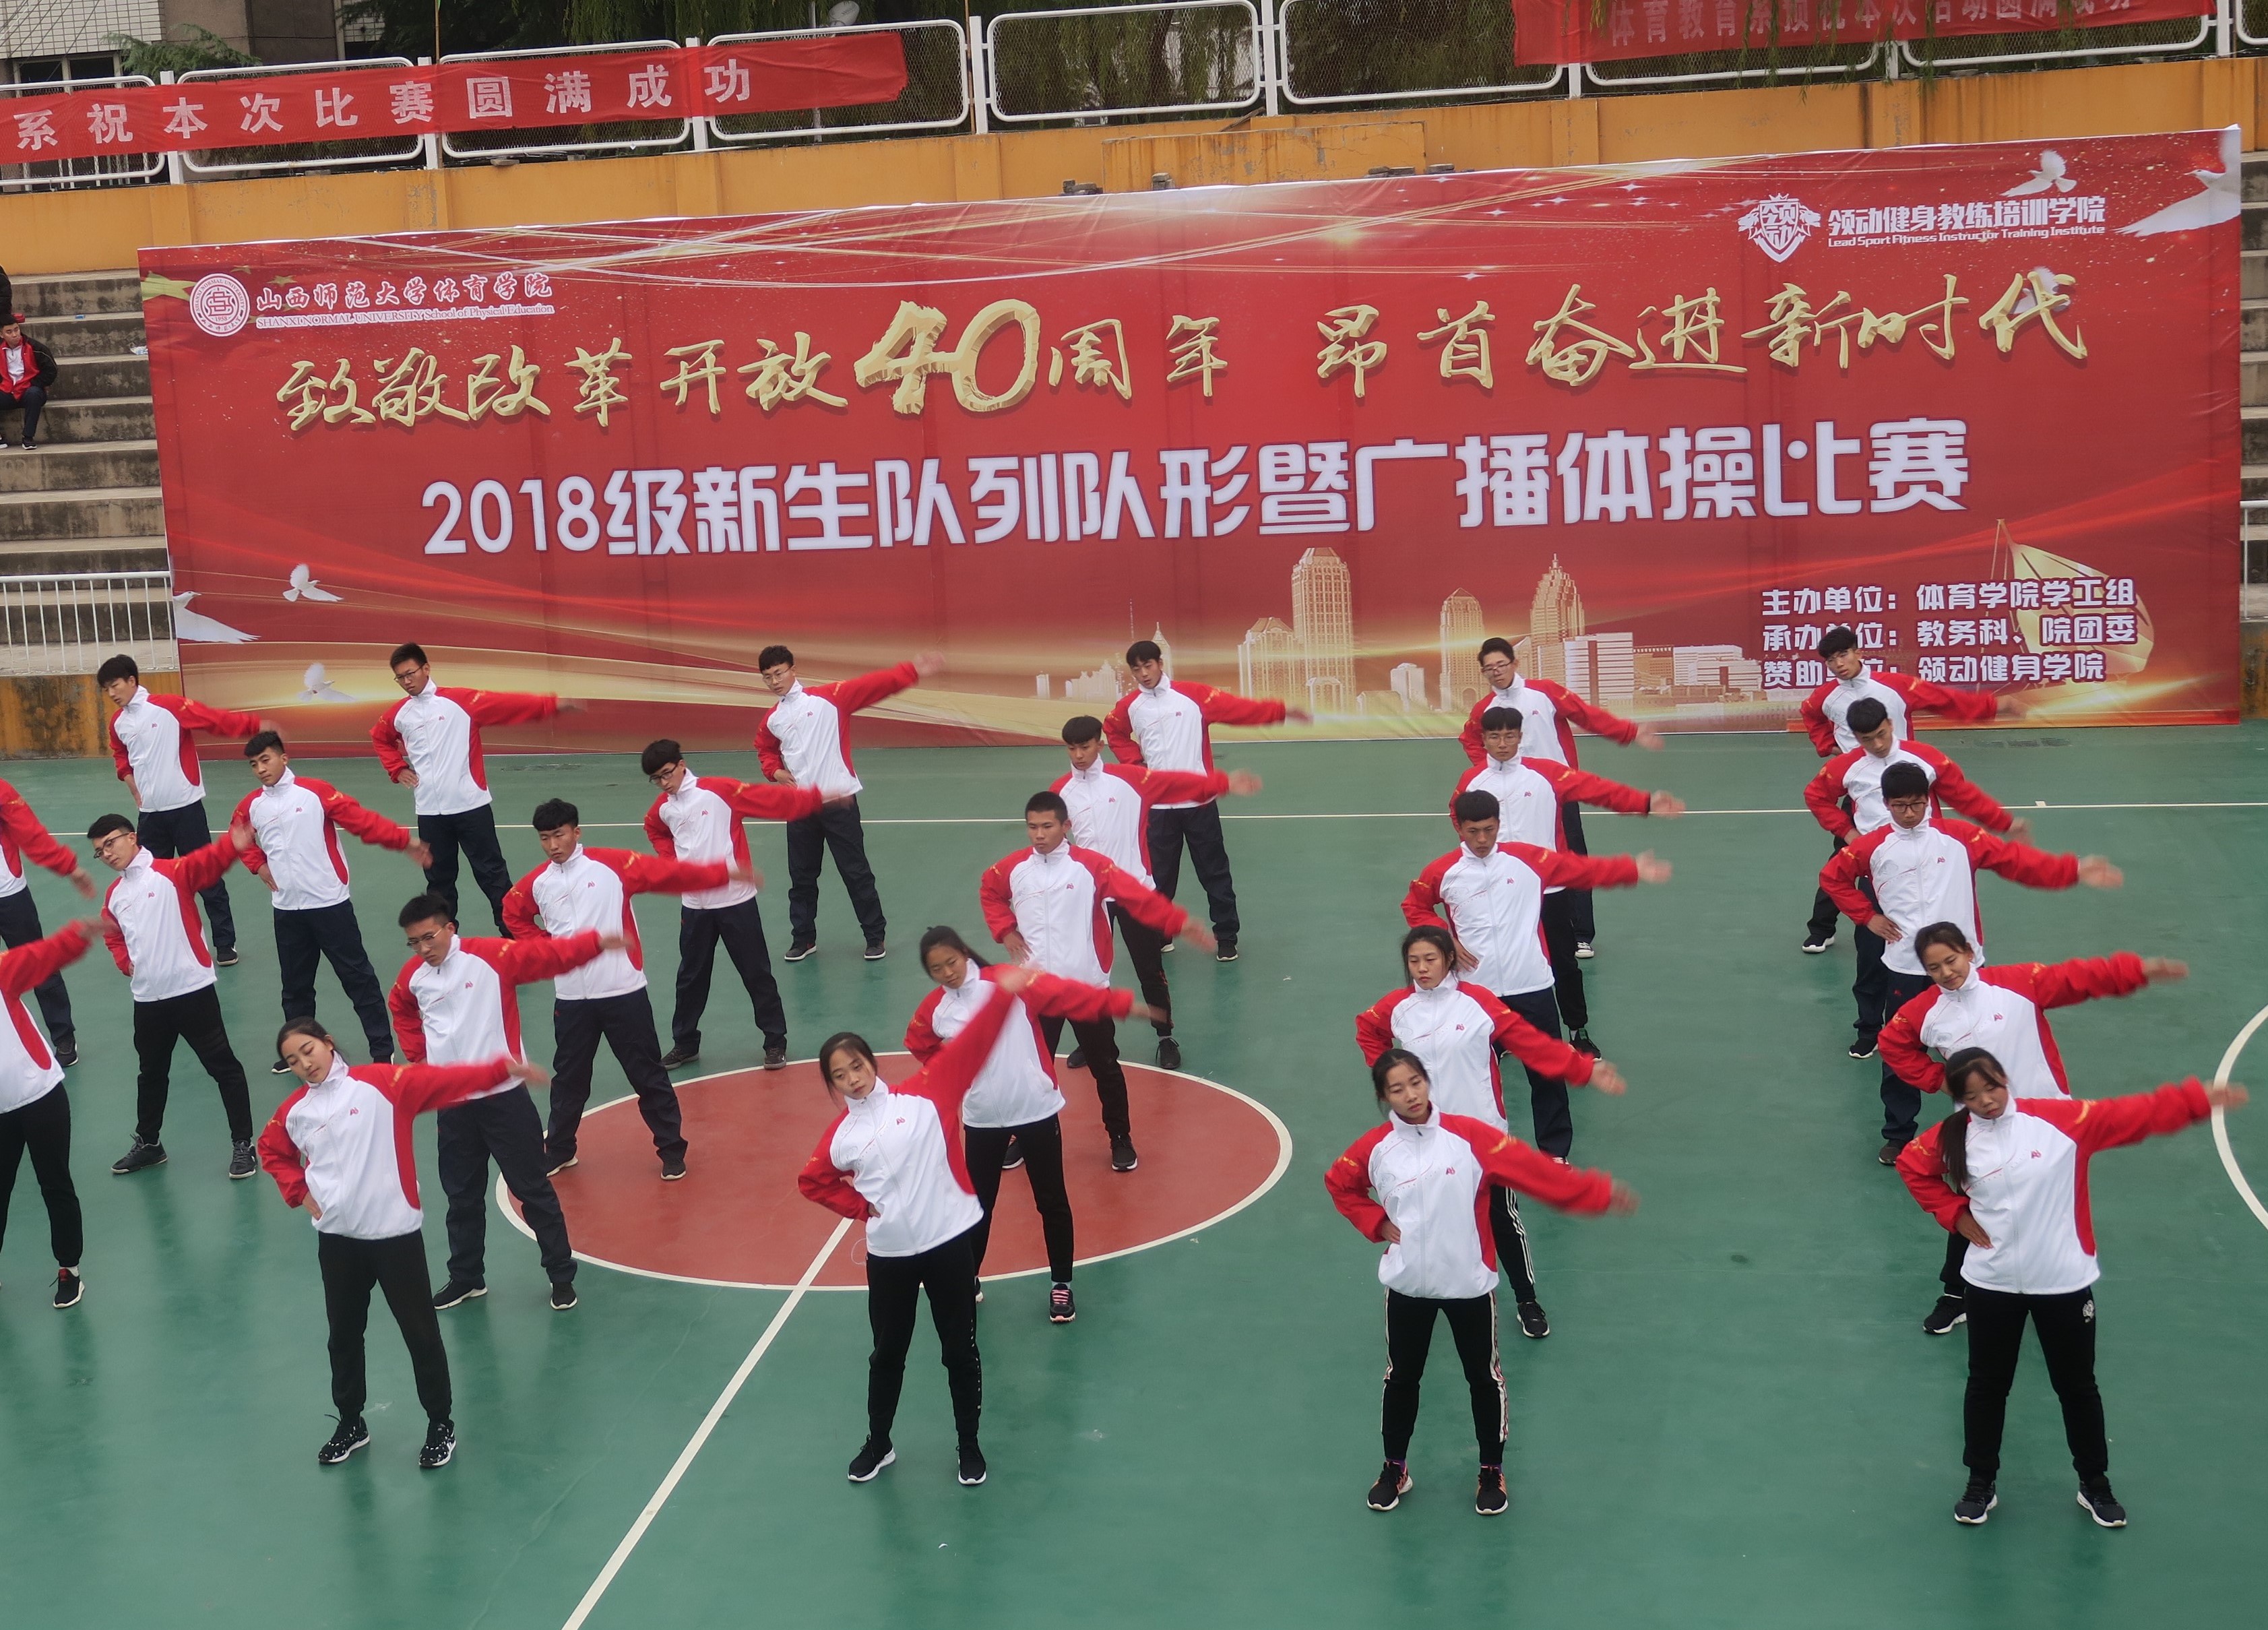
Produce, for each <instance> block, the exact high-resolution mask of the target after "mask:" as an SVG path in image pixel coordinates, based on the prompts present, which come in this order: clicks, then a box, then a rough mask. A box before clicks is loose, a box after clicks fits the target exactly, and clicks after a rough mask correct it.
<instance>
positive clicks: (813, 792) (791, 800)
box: [701, 781, 827, 821]
mask: <svg viewBox="0 0 2268 1630" xmlns="http://www.w3.org/2000/svg"><path fill="white" fill-rule="evenodd" d="M701 785H703V786H705V787H707V788H708V789H709V790H710V791H711V792H712V793H716V794H717V795H718V797H719V798H722V799H723V800H725V802H726V803H727V804H729V805H731V806H732V807H733V811H734V812H735V813H736V814H739V815H747V817H748V818H749V819H750V820H752V821H800V820H802V819H803V818H804V816H806V815H817V814H818V813H819V807H820V806H821V804H823V803H825V802H826V801H827V795H826V794H825V793H821V791H820V790H819V789H818V788H817V787H815V786H777V785H761V786H759V785H750V784H749V783H747V782H746V781H703V782H702V784H701Z"/></svg>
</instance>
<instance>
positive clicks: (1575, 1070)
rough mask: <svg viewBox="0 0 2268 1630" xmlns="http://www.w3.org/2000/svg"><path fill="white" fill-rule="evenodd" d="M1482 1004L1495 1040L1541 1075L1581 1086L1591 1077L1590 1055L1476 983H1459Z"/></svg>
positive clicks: (1463, 989) (1467, 993)
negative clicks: (1550, 1032) (1550, 1034)
mask: <svg viewBox="0 0 2268 1630" xmlns="http://www.w3.org/2000/svg"><path fill="white" fill-rule="evenodd" d="M1458 988H1460V989H1461V990H1462V991H1463V992H1464V993H1465V994H1466V995H1468V996H1469V997H1471V998H1472V999H1474V1000H1475V1001H1476V1002H1478V1003H1479V1004H1480V1005H1481V1011H1482V1012H1483V1013H1484V1014H1488V1016H1489V1022H1490V1023H1491V1024H1492V1025H1494V1026H1495V1027H1496V1028H1495V1029H1493V1030H1492V1031H1491V1032H1490V1034H1491V1036H1494V1037H1495V1040H1496V1044H1497V1045H1498V1046H1499V1047H1500V1048H1502V1049H1503V1050H1504V1051H1506V1052H1508V1053H1510V1054H1511V1055H1512V1056H1513V1058H1517V1059H1519V1060H1520V1061H1521V1063H1522V1064H1524V1065H1526V1066H1528V1068H1529V1069H1531V1070H1534V1071H1535V1073H1537V1074H1538V1075H1548V1076H1550V1078H1551V1079H1552V1080H1554V1081H1565V1082H1567V1083H1568V1084H1569V1085H1570V1086H1573V1087H1581V1086H1584V1085H1586V1084H1587V1083H1588V1082H1589V1081H1590V1079H1591V1056H1590V1054H1588V1053H1585V1052H1578V1051H1576V1050H1575V1049H1574V1048H1572V1047H1570V1046H1569V1045H1567V1044H1566V1043H1565V1042H1563V1041H1558V1040H1556V1039H1555V1038H1553V1037H1551V1036H1546V1035H1545V1034H1544V1033H1543V1031H1541V1030H1539V1029H1536V1028H1535V1026H1534V1025H1532V1024H1530V1023H1528V1021H1527V1020H1525V1019H1523V1018H1521V1016H1520V1015H1519V1014H1516V1013H1514V1012H1513V1010H1512V1009H1511V1008H1509V1007H1506V1006H1505V1005H1504V1002H1503V999H1501V998H1499V997H1498V996H1496V995H1494V994H1492V993H1491V992H1487V991H1484V990H1483V989H1481V987H1480V986H1478V985H1463V984H1461V985H1459V987H1458Z"/></svg>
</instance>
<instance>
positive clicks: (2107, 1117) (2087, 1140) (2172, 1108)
mask: <svg viewBox="0 0 2268 1630" xmlns="http://www.w3.org/2000/svg"><path fill="white" fill-rule="evenodd" d="M2024 1112H2025V1113H2026V1114H2028V1115H2044V1116H2045V1117H2046V1118H2048V1119H2050V1120H2052V1121H2054V1122H2055V1123H2056V1124H2057V1125H2058V1126H2060V1127H2062V1128H2063V1130H2064V1131H2065V1132H2067V1133H2069V1134H2070V1135H2071V1136H2072V1137H2073V1138H2074V1139H2076V1140H2078V1143H2079V1147H2080V1152H2081V1153H2082V1154H2092V1153H2093V1152H2094V1151H2095V1150H2097V1149H2115V1148H2117V1147H2121V1146H2122V1145H2124V1144H2129V1143H2139V1142H2141V1141H2142V1140H2143V1139H2145V1138H2162V1137H2164V1136H2165V1135H2166V1134H2167V1133H2169V1132H2179V1131H2181V1130H2182V1129H2183V1127H2185V1126H2187V1125H2191V1123H2192V1122H2196V1121H2201V1120H2203V1119H2205V1117H2207V1116H2208V1115H2211V1114H2212V1113H2213V1105H2212V1104H2211V1103H2207V1102H2206V1100H2205V1088H2204V1086H2203V1085H2202V1084H2201V1083H2200V1082H2199V1081H2198V1078H2197V1077H2196V1076H2194V1075H2192V1076H2191V1077H2190V1078H2189V1079H2188V1080H2187V1081H2172V1082H2169V1083H2168V1084H2167V1085H2165V1086H2163V1087H2161V1088H2158V1089H2157V1090H2156V1091H2155V1092H2132V1093H2127V1094H2125V1095H2123V1096H2120V1097H2117V1098H2071V1099H2063V1100H2057V1099H2027V1100H2026V1101H2025V1103H2024Z"/></svg>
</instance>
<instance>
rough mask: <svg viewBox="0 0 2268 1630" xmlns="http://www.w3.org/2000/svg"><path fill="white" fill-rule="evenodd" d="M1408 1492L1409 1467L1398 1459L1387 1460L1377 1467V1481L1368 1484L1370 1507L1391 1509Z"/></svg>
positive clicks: (1377, 1509) (1382, 1509)
mask: <svg viewBox="0 0 2268 1630" xmlns="http://www.w3.org/2000/svg"><path fill="white" fill-rule="evenodd" d="M1409 1492H1410V1468H1409V1467H1408V1466H1406V1465H1404V1464H1403V1463H1402V1462H1401V1461H1399V1460H1389V1461H1388V1462H1387V1463H1386V1464H1385V1465H1383V1466H1381V1468H1380V1469H1379V1473H1378V1481H1377V1482H1375V1483H1373V1484H1372V1485H1371V1486H1370V1496H1369V1498H1370V1508H1371V1509H1372V1510H1373V1511H1391V1510H1393V1509H1394V1508H1395V1507H1396V1506H1398V1505H1400V1504H1401V1503H1402V1496H1403V1495H1404V1494H1408V1493H1409Z"/></svg>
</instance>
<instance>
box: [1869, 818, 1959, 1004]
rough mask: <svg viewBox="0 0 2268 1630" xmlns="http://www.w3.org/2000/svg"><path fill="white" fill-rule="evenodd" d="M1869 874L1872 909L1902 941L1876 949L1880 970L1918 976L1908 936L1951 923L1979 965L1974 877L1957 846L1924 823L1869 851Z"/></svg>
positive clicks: (1892, 835) (1955, 840)
mask: <svg viewBox="0 0 2268 1630" xmlns="http://www.w3.org/2000/svg"><path fill="white" fill-rule="evenodd" d="M1870 869H1871V871H1872V873H1873V875H1874V904H1876V905H1878V906H1880V907H1881V911H1882V915H1883V916H1885V917H1887V918H1889V919H1890V920H1891V921H1892V922H1894V923H1896V925H1897V926H1899V927H1900V928H1903V929H1904V930H1905V937H1904V939H1901V940H1890V941H1889V942H1888V943H1887V944H1885V945H1884V946H1883V947H1882V965H1883V966H1884V967H1886V968H1894V969H1896V970H1897V971H1898V972H1900V973H1904V974H1913V975H1917V976H1918V975H1919V974H1920V973H1921V971H1922V966H1921V960H1920V958H1919V957H1918V956H1917V955H1915V953H1914V935H1916V934H1917V933H1920V932H1921V931H1922V930H1923V929H1925V928H1926V927H1928V926H1930V925H1931V924H1932V923H1951V924H1953V925H1955V926H1956V927H1958V928H1959V929H1960V930H1961V931H1962V933H1965V934H1967V935H1968V936H1969V943H1970V944H1971V945H1973V946H1975V947H1976V948H1977V957H1978V958H1979V960H1982V958H1983V957H1984V955H1985V936H1984V934H1983V933H1980V932H1979V931H1978V929H1977V876H1976V872H1975V870H1974V868H1973V867H1971V866H1970V860H1969V851H1968V850H1967V849H1966V848H1964V847H1963V846H1962V843H1961V840H1960V839H1958V838H1956V837H1952V836H1950V835H1949V834H1948V833H1945V832H1940V831H1939V830H1937V829H1936V828H1935V827H1933V826H1932V825H1930V824H1929V822H1926V821H1925V822H1922V824H1921V825H1919V826H1916V827H1898V828H1896V829H1895V830H1892V832H1891V833H1890V835H1889V837H1886V838H1884V839H1883V840H1882V844H1881V847H1880V848H1878V849H1876V850H1875V851H1874V857H1873V860H1872V862H1871V867H1870Z"/></svg>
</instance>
